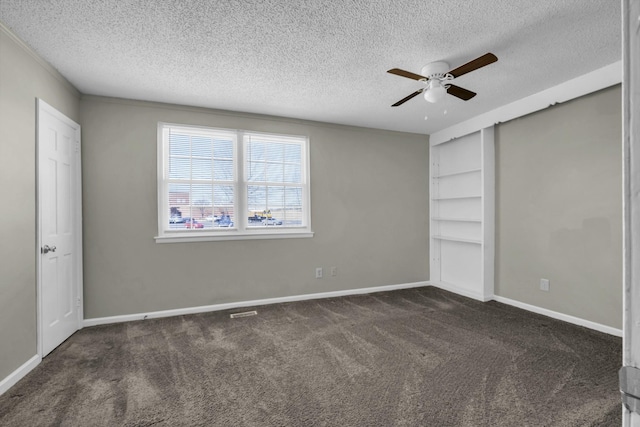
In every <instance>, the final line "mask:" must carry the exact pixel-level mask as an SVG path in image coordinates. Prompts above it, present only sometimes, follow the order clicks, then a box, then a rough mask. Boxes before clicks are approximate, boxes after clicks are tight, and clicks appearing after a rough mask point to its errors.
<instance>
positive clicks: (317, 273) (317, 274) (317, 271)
mask: <svg viewBox="0 0 640 427" xmlns="http://www.w3.org/2000/svg"><path fill="white" fill-rule="evenodd" d="M316 279H322V267H318V268H316Z"/></svg>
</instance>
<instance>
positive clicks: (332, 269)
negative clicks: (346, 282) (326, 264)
mask: <svg viewBox="0 0 640 427" xmlns="http://www.w3.org/2000/svg"><path fill="white" fill-rule="evenodd" d="M331 275H332V276H333V277H335V276H337V275H338V267H331Z"/></svg>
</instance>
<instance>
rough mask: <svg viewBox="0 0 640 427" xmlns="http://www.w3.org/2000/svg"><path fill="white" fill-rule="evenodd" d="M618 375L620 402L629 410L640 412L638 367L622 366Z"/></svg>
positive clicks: (639, 376)
mask: <svg viewBox="0 0 640 427" xmlns="http://www.w3.org/2000/svg"><path fill="white" fill-rule="evenodd" d="M619 376H620V394H621V395H622V404H623V405H624V407H625V408H627V409H628V410H629V411H630V412H635V413H637V414H640V369H638V368H634V367H633V366H623V367H622V368H620V372H619Z"/></svg>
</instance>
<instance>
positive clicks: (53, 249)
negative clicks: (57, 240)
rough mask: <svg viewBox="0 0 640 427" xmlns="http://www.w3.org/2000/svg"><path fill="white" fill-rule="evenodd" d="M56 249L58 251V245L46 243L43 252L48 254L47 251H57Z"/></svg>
mask: <svg viewBox="0 0 640 427" xmlns="http://www.w3.org/2000/svg"><path fill="white" fill-rule="evenodd" d="M55 251H56V247H55V246H49V245H44V246H43V247H42V253H43V254H46V253H49V252H55Z"/></svg>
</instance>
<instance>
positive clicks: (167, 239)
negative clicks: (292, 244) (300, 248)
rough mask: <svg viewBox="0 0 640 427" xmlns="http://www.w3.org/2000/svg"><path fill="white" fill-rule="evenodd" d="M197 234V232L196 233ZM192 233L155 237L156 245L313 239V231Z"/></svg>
mask: <svg viewBox="0 0 640 427" xmlns="http://www.w3.org/2000/svg"><path fill="white" fill-rule="evenodd" d="M196 233H197V232H196ZM196 233H193V236H185V235H184V234H181V235H179V236H170V235H164V236H156V237H154V239H156V243H190V242H217V241H222V240H265V239H303V238H310V237H313V231H309V232H306V231H305V232H286V231H284V230H281V231H280V232H279V233H249V232H245V233H234V234H232V233H225V232H220V233H219V234H215V235H212V234H205V235H200V234H196Z"/></svg>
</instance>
